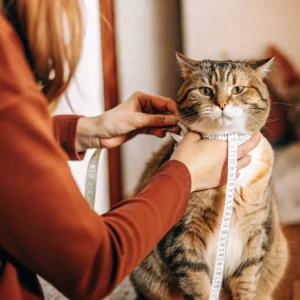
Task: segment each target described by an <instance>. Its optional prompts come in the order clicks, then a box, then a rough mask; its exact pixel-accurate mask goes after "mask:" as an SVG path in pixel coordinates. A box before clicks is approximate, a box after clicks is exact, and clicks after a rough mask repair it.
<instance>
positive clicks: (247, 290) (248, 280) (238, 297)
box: [229, 258, 262, 300]
mask: <svg viewBox="0 0 300 300" xmlns="http://www.w3.org/2000/svg"><path fill="white" fill-rule="evenodd" d="M261 264H262V261H260V259H259V258H253V259H248V260H246V261H245V262H243V263H242V264H241V266H240V267H239V269H238V270H237V271H236V272H235V273H234V274H233V277H232V278H231V279H230V281H229V288H230V291H231V294H232V299H233V300H254V299H257V298H256V294H257V285H258V280H259V274H260V268H261Z"/></svg>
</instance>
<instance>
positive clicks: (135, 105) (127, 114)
mask: <svg viewBox="0 0 300 300" xmlns="http://www.w3.org/2000/svg"><path fill="white" fill-rule="evenodd" d="M176 112H177V106H176V103H175V102H174V101H173V100H172V99H169V98H165V97H161V96H153V95H148V94H144V93H141V92H136V93H134V94H133V95H132V96H131V97H130V98H129V99H128V100H127V101H125V102H123V103H122V104H120V105H118V106H116V107H115V108H113V109H111V110H109V111H107V112H105V113H103V114H102V115H100V116H97V117H90V118H88V117H82V118H80V119H79V121H78V129H77V141H76V149H77V151H78V152H82V151H85V150H86V149H88V148H113V147H116V146H119V145H121V144H122V143H124V142H125V141H127V140H129V139H131V138H133V137H134V136H136V135H137V134H140V133H144V134H151V135H155V136H157V137H164V136H165V135H166V132H173V133H178V131H179V128H178V126H177V118H176V117H175V114H176Z"/></svg>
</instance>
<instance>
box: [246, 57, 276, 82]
mask: <svg viewBox="0 0 300 300" xmlns="http://www.w3.org/2000/svg"><path fill="white" fill-rule="evenodd" d="M273 62H274V56H273V57H269V58H266V59H261V60H255V61H252V62H251V63H250V65H251V67H252V68H253V69H254V70H255V71H256V73H257V74H258V75H260V76H261V77H265V76H266V75H267V74H268V72H270V71H271V67H272V64H273Z"/></svg>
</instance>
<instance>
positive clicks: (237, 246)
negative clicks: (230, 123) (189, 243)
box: [204, 137, 272, 279]
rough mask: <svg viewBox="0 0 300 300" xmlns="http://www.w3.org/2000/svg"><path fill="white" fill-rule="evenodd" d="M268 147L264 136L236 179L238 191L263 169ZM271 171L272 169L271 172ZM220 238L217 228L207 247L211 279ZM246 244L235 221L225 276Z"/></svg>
mask: <svg viewBox="0 0 300 300" xmlns="http://www.w3.org/2000/svg"><path fill="white" fill-rule="evenodd" d="M268 149H269V150H270V151H272V150H271V148H270V144H269V143H268V141H267V140H266V139H265V138H264V137H262V139H261V141H260V143H259V145H258V146H257V147H256V148H255V149H254V150H253V151H251V152H250V155H251V157H252V159H251V163H250V165H249V166H247V167H246V168H244V169H242V170H241V171H240V173H241V175H240V176H239V178H238V179H237V180H236V191H237V192H239V190H240V188H244V187H246V186H247V185H248V184H249V183H250V182H251V181H252V180H253V178H254V177H255V176H256V175H257V173H258V172H259V170H261V168H262V160H263V159H264V156H266V152H268ZM270 172H271V169H270V171H269V173H270ZM218 239H219V229H218V230H216V231H215V233H214V234H213V235H211V236H210V238H209V239H208V242H207V248H206V251H205V254H204V256H205V260H206V263H207V264H208V266H209V276H210V278H211V279H212V277H213V270H214V265H215V259H216V253H217V247H218ZM244 246H245V245H244V239H243V232H242V231H241V229H240V224H239V222H238V221H236V222H233V223H232V225H231V226H230V231H229V237H228V243H227V251H226V260H225V269H224V277H226V276H228V275H232V274H233V272H234V271H235V270H236V269H237V268H238V266H239V264H240V262H241V258H242V254H243V249H244Z"/></svg>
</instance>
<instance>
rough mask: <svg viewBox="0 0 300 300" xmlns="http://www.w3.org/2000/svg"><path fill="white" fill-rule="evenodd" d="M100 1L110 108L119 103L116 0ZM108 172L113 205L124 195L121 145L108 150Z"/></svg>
mask: <svg viewBox="0 0 300 300" xmlns="http://www.w3.org/2000/svg"><path fill="white" fill-rule="evenodd" d="M99 1H100V0H99ZM99 3H100V28H101V45H102V63H103V89H104V107H105V110H109V109H111V108H113V107H115V106H117V105H118V104H119V98H118V74H117V58H116V41H115V23H114V1H113V0H101V1H100V2H99ZM108 172H109V174H108V179H109V199H110V206H113V205H115V204H117V203H118V202H120V201H121V200H122V197H123V192H122V178H121V174H122V170H121V151H120V148H119V147H118V148H114V149H110V150H109V151H108Z"/></svg>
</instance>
